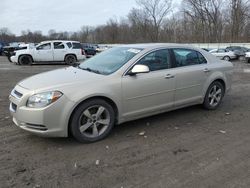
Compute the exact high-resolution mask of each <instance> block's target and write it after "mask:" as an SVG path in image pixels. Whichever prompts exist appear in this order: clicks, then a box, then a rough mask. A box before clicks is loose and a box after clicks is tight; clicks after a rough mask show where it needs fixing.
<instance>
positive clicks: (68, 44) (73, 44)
mask: <svg viewBox="0 0 250 188" xmlns="http://www.w3.org/2000/svg"><path fill="white" fill-rule="evenodd" d="M85 58H86V56H85V53H84V51H83V49H82V46H81V44H80V42H77V41H62V40H55V41H44V42H41V43H40V44H38V45H37V46H35V47H34V48H28V49H24V50H18V51H15V53H14V55H13V56H11V61H12V62H14V63H17V64H20V65H24V64H26V65H27V64H32V63H35V62H65V63H66V64H68V65H73V64H74V63H76V62H77V61H81V60H84V59H85Z"/></svg>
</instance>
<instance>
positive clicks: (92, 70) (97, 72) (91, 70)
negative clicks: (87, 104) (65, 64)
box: [78, 66, 101, 74]
mask: <svg viewBox="0 0 250 188" xmlns="http://www.w3.org/2000/svg"><path fill="white" fill-rule="evenodd" d="M78 68H79V69H82V70H86V71H89V72H94V73H96V74H101V73H100V71H98V70H94V69H91V68H88V67H87V68H82V67H80V66H78Z"/></svg>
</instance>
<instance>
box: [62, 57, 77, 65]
mask: <svg viewBox="0 0 250 188" xmlns="http://www.w3.org/2000/svg"><path fill="white" fill-rule="evenodd" d="M70 57H72V58H74V59H75V61H74V62H72V63H71V62H69V61H68V58H70ZM76 61H77V59H76V57H75V56H74V55H67V56H66V57H65V63H66V64H67V65H73V64H74V63H76Z"/></svg>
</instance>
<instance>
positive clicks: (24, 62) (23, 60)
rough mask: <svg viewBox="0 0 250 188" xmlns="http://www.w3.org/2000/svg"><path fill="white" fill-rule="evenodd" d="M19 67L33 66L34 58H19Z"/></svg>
mask: <svg viewBox="0 0 250 188" xmlns="http://www.w3.org/2000/svg"><path fill="white" fill-rule="evenodd" d="M18 64H19V65H31V64H32V58H31V57H30V56H29V55H22V56H20V57H19V58H18Z"/></svg>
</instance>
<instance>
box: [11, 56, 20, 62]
mask: <svg viewBox="0 0 250 188" xmlns="http://www.w3.org/2000/svg"><path fill="white" fill-rule="evenodd" d="M10 60H11V62H13V63H18V58H17V56H15V55H14V56H11V57H10Z"/></svg>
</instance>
